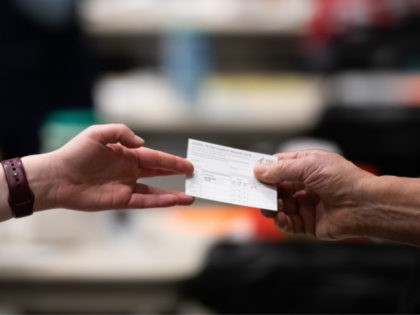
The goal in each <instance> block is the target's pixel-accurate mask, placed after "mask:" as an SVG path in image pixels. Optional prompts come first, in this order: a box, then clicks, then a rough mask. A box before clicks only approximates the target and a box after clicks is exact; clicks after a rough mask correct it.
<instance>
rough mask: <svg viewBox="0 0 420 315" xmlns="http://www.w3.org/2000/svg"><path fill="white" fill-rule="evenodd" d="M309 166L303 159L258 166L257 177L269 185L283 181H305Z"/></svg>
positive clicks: (285, 160) (256, 166) (255, 173)
mask: <svg viewBox="0 0 420 315" xmlns="http://www.w3.org/2000/svg"><path fill="white" fill-rule="evenodd" d="M306 169H307V165H305V164H304V160H302V159H282V160H279V161H277V162H276V163H272V164H257V165H255V167H254V175H255V177H256V178H257V179H258V180H260V181H262V182H264V183H268V184H275V183H279V182H282V181H300V182H302V181H304V179H305V175H306Z"/></svg>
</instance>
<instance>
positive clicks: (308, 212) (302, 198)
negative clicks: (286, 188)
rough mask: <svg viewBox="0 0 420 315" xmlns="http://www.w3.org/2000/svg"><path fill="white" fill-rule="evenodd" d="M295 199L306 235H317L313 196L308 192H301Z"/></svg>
mask: <svg viewBox="0 0 420 315" xmlns="http://www.w3.org/2000/svg"><path fill="white" fill-rule="evenodd" d="M295 197H296V201H297V203H298V207H299V215H300V216H301V218H302V223H303V226H304V229H305V232H306V234H310V235H315V207H314V203H313V201H314V200H313V198H312V196H311V195H310V194H308V193H307V192H299V193H298V194H297V195H296V196H295Z"/></svg>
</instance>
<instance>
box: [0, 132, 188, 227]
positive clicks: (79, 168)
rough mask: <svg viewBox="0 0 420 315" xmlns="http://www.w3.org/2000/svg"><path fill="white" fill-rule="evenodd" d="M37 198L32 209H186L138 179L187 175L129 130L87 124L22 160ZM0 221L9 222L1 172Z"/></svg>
mask: <svg viewBox="0 0 420 315" xmlns="http://www.w3.org/2000/svg"><path fill="white" fill-rule="evenodd" d="M22 163H23V165H24V167H25V171H26V175H27V178H28V182H29V185H30V187H31V189H32V191H33V193H34V195H35V204H34V211H42V210H46V209H54V208H67V209H73V210H81V211H100V210H109V209H142V208H156V207H171V206H175V205H190V204H192V203H193V202H194V198H193V197H191V196H187V195H185V193H183V192H181V191H175V190H166V189H161V188H157V187H152V186H147V185H144V184H142V183H139V182H138V179H141V178H146V177H154V176H169V175H175V174H184V175H190V174H192V172H193V165H192V164H191V163H190V162H189V161H187V160H186V159H184V158H181V157H178V156H175V155H171V154H168V153H165V152H161V151H156V150H152V149H149V148H146V147H144V140H143V139H141V138H140V137H138V136H136V135H135V134H134V132H133V131H131V130H130V129H129V128H128V127H127V126H125V125H122V124H107V125H96V126H91V127H89V128H87V129H85V130H84V131H82V132H81V133H80V134H79V135H77V136H76V137H74V138H73V139H72V140H70V141H69V142H68V143H67V144H65V145H64V146H63V147H61V148H60V149H58V150H56V151H53V152H49V153H44V154H37V155H31V156H26V157H23V158H22ZM0 187H1V188H2V189H1V192H0V221H5V220H8V219H10V218H12V217H13V216H12V211H11V209H10V206H9V204H8V201H7V198H8V189H7V183H6V179H5V176H4V172H2V171H1V172H0Z"/></svg>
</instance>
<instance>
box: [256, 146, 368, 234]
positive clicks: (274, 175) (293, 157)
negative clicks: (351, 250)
mask: <svg viewBox="0 0 420 315" xmlns="http://www.w3.org/2000/svg"><path fill="white" fill-rule="evenodd" d="M276 156H277V157H278V162H277V163H274V164H259V165H256V167H255V169H254V173H255V176H256V177H257V179H259V180H260V181H262V182H264V183H269V184H276V185H277V187H278V198H279V199H278V210H279V211H278V212H277V213H276V212H272V211H263V214H264V215H266V216H268V217H272V218H273V219H274V220H275V222H276V225H277V226H278V227H279V228H280V229H282V230H284V231H286V232H291V233H303V234H308V235H312V236H315V237H317V238H320V239H341V238H345V237H350V236H355V235H357V234H358V227H359V225H361V224H362V222H360V220H361V219H360V218H361V217H362V215H360V213H361V212H363V208H364V207H367V204H368V203H369V200H368V198H367V197H366V196H365V190H364V188H363V186H364V185H366V183H367V182H368V181H369V180H370V179H371V178H373V177H375V176H374V175H372V174H370V173H368V172H366V171H364V170H362V169H360V168H358V167H357V166H355V165H354V164H353V163H351V162H350V161H348V160H346V159H344V158H343V157H341V156H340V155H338V154H335V153H331V152H327V151H322V150H303V151H297V152H290V153H281V154H277V155H276Z"/></svg>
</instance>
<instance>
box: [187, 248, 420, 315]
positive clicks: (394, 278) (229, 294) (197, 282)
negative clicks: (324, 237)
mask: <svg viewBox="0 0 420 315" xmlns="http://www.w3.org/2000/svg"><path fill="white" fill-rule="evenodd" d="M418 257H419V252H418V250H417V249H415V248H413V247H408V246H402V245H393V244H375V245H363V244H351V243H274V242H273V243H248V244H231V243H220V244H217V245H216V246H215V247H214V248H213V249H212V250H211V252H210V254H209V256H208V258H207V265H206V266H205V268H204V270H203V271H202V272H201V274H200V275H199V276H198V277H197V278H195V279H193V280H191V281H190V283H188V284H187V286H186V288H185V294H186V296H187V297H188V298H189V299H194V300H196V301H198V302H199V303H201V304H203V305H204V306H206V307H208V308H210V309H211V310H213V311H214V312H216V313H219V314H273V313H276V314H279V313H289V314H292V313H305V314H313V313H324V314H338V313H353V314H356V313H358V314H360V313H364V314H366V313H370V314H373V313H383V314H385V313H387V314H389V313H394V312H396V311H398V310H399V306H400V305H399V301H400V299H401V294H402V292H405V291H404V290H405V287H406V286H407V281H408V278H409V275H410V273H411V271H412V268H413V267H414V265H415V264H416V263H417V259H418Z"/></svg>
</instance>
